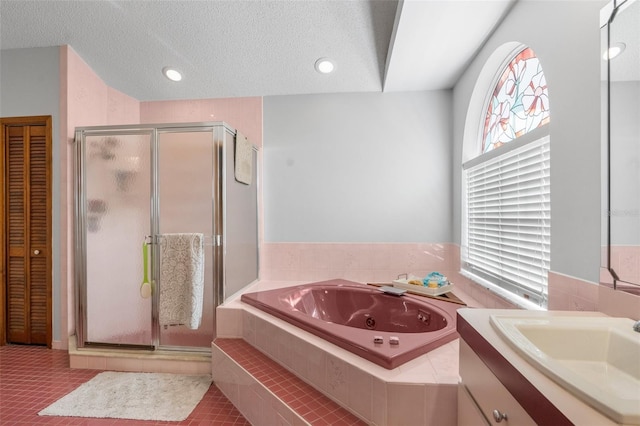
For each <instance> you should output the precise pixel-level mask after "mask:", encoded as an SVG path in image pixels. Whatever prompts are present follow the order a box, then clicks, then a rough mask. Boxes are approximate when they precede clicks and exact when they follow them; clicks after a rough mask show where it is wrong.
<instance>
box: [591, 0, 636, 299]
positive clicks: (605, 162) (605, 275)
mask: <svg viewBox="0 0 640 426" xmlns="http://www.w3.org/2000/svg"><path fill="white" fill-rule="evenodd" d="M635 1H636V0H612V1H611V2H610V3H608V4H607V5H606V6H605V7H604V8H603V9H602V10H601V11H600V47H601V49H600V51H601V52H606V51H607V50H608V48H609V39H610V37H609V33H610V28H611V27H610V25H611V23H612V22H613V20H614V18H615V17H616V15H617V13H618V11H619V10H620V8H621V7H622V6H623V5H624V7H625V8H626V7H627V6H629V5H631V4H632V3H634V2H635ZM600 61H601V63H602V66H601V74H602V75H601V81H602V89H601V96H602V99H601V105H602V111H601V125H602V130H601V148H602V159H601V180H602V185H601V191H602V193H601V196H602V207H603V209H602V221H601V226H602V229H601V262H600V285H604V286H607V287H610V288H613V289H614V290H619V291H623V292H627V293H631V294H635V295H640V283H632V282H628V281H624V280H621V279H620V278H619V277H618V274H617V273H616V271H615V269H614V268H613V267H612V266H611V194H610V191H609V188H610V184H611V164H610V153H611V129H610V108H609V105H610V101H611V98H610V93H611V91H610V84H611V83H610V79H609V76H610V61H609V60H607V59H605V58H604V56H602V55H601V57H600ZM602 101H604V102H602Z"/></svg>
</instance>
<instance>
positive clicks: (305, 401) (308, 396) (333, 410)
mask: <svg viewBox="0 0 640 426" xmlns="http://www.w3.org/2000/svg"><path fill="white" fill-rule="evenodd" d="M214 343H215V345H217V346H218V347H219V348H220V349H222V350H223V351H224V352H226V353H227V354H228V355H229V356H230V357H231V358H233V360H234V361H235V362H237V363H238V364H240V366H241V367H242V368H244V369H245V370H247V371H248V372H249V373H250V374H251V375H252V376H253V377H254V378H256V379H257V380H258V381H259V382H260V383H262V384H263V385H264V386H266V387H267V388H268V389H269V391H271V392H272V393H273V394H275V395H276V396H277V397H278V398H280V399H281V400H282V401H284V402H285V403H286V404H287V405H288V406H289V407H291V408H292V409H293V410H294V411H296V412H297V413H298V414H300V415H301V416H302V417H303V418H304V419H305V421H307V422H308V423H310V424H312V425H314V426H327V425H333V426H337V425H340V426H347V425H348V426H356V425H358V426H364V425H366V423H365V422H363V421H362V420H360V419H359V418H357V417H356V416H354V415H353V414H351V413H350V412H349V411H347V410H345V409H344V408H342V407H341V406H340V405H338V404H337V403H335V402H334V401H332V400H330V399H329V398H327V397H326V396H324V395H323V394H322V393H320V392H318V391H317V390H316V389H314V388H313V387H312V386H310V385H308V384H307V383H305V382H304V381H302V380H301V379H299V378H298V377H296V376H295V375H294V374H292V373H291V372H289V371H288V370H287V369H285V368H284V367H282V366H281V365H280V364H278V363H276V362H275V361H273V360H272V359H270V358H269V357H267V356H266V355H264V354H263V353H261V352H260V351H258V350H257V349H255V348H254V347H253V346H251V345H250V344H248V343H247V342H245V341H244V340H242V339H221V338H218V339H216V340H215V341H214Z"/></svg>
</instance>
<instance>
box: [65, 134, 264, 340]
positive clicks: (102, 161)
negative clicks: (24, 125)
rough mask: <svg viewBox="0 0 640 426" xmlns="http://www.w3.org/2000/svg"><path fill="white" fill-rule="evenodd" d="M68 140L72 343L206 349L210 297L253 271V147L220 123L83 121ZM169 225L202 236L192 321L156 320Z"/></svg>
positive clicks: (211, 325)
mask: <svg viewBox="0 0 640 426" xmlns="http://www.w3.org/2000/svg"><path fill="white" fill-rule="evenodd" d="M241 142H244V143H241ZM75 143H76V160H75V170H76V173H75V194H76V199H75V215H74V217H75V229H76V233H75V247H76V252H75V280H76V341H77V346H78V348H83V347H96V346H105V347H120V348H134V349H150V350H155V349H167V350H178V349H179V350H188V351H206V350H210V348H211V341H212V340H213V339H214V338H215V334H216V331H215V330H216V315H215V311H216V306H218V305H219V304H220V303H222V302H223V301H224V299H225V297H226V296H228V295H231V294H233V293H235V292H237V291H238V290H240V289H241V288H243V287H244V286H246V285H247V284H250V283H251V282H253V281H254V280H256V279H257V278H258V264H259V262H258V184H257V176H258V175H259V171H258V170H257V167H258V164H257V152H256V148H255V147H253V146H252V145H249V144H248V143H246V139H245V138H244V137H243V136H242V135H241V134H240V133H238V132H237V131H236V130H235V129H233V128H231V127H229V126H228V125H226V124H225V123H222V122H215V123H181V124H160V125H127V126H99V127H81V128H77V129H76V133H75ZM242 147H244V149H243V150H241V148H242ZM239 166H242V167H241V169H242V172H243V174H242V178H241V179H239V178H238V177H239V175H238V173H239V170H240V168H239ZM170 234H187V235H194V234H199V235H200V241H203V243H202V245H201V246H200V247H201V250H200V251H199V252H198V253H199V255H200V258H199V259H200V260H201V261H203V262H201V263H204V288H203V290H202V292H201V295H202V297H201V299H200V303H201V307H202V311H201V316H200V318H199V326H198V327H195V329H194V327H191V328H190V327H187V326H185V325H184V324H164V325H161V323H160V321H159V317H160V312H159V309H160V303H159V302H160V294H161V291H162V289H163V285H165V286H168V285H169V283H168V282H165V283H163V282H162V281H163V280H162V274H161V272H160V271H161V266H162V265H161V262H162V261H163V257H162V256H161V254H162V253H161V251H162V246H163V245H162V244H161V242H162V240H163V238H165V237H166V236H168V235H170ZM143 281H144V283H143ZM165 288H168V287H165ZM200 288H202V286H201V287H200Z"/></svg>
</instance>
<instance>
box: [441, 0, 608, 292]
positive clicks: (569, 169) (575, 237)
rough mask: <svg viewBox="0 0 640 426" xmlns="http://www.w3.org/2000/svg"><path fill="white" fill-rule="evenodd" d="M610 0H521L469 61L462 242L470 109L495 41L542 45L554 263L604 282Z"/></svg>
mask: <svg viewBox="0 0 640 426" xmlns="http://www.w3.org/2000/svg"><path fill="white" fill-rule="evenodd" d="M605 4H606V1H520V2H517V3H516V4H515V6H514V7H513V9H512V10H511V12H510V13H509V14H508V15H507V17H506V18H505V20H504V21H503V23H502V24H501V25H500V27H499V28H498V29H497V31H496V32H495V33H494V34H493V36H492V37H491V38H490V40H489V41H488V42H487V43H486V44H485V46H484V47H483V48H482V49H481V51H480V52H479V54H478V56H477V57H476V58H475V60H474V61H472V63H470V64H469V67H468V68H467V70H466V72H465V73H464V74H463V76H462V77H461V79H460V80H459V81H458V83H457V84H456V86H455V88H454V95H453V141H454V148H453V190H454V194H453V203H454V208H453V214H454V219H453V224H454V231H453V237H454V241H455V242H460V214H461V211H460V197H461V194H460V180H461V167H460V163H461V159H462V142H463V131H464V126H465V119H466V115H467V108H468V106H469V101H470V99H471V93H472V90H473V88H474V85H475V83H476V79H477V78H478V75H479V74H480V71H481V69H482V66H483V65H484V63H485V62H486V61H487V59H488V57H489V56H490V55H491V53H493V52H494V50H495V49H496V48H498V47H499V46H501V45H502V44H504V43H507V42H513V41H516V42H521V43H524V44H526V45H528V46H530V47H531V48H533V50H534V51H535V52H536V54H537V55H538V57H539V59H540V63H541V64H542V67H543V69H544V72H545V75H546V79H547V84H548V87H549V99H550V110H551V124H550V133H551V215H552V220H551V269H552V270H553V271H556V272H560V273H563V274H567V275H571V276H574V277H578V278H582V279H586V280H589V281H592V282H598V267H599V263H600V211H601V210H600V173H599V170H600V101H599V96H600V62H599V61H600V52H599V50H600V24H599V13H600V8H601V7H603V6H604V5H605Z"/></svg>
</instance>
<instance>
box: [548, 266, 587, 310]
mask: <svg viewBox="0 0 640 426" xmlns="http://www.w3.org/2000/svg"><path fill="white" fill-rule="evenodd" d="M548 309H549V310H552V311H597V310H598V285H597V284H595V283H590V282H588V281H584V280H581V279H579V278H574V277H570V276H568V275H563V274H559V273H557V272H553V271H549V305H548Z"/></svg>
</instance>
